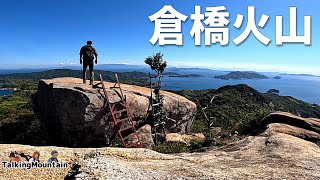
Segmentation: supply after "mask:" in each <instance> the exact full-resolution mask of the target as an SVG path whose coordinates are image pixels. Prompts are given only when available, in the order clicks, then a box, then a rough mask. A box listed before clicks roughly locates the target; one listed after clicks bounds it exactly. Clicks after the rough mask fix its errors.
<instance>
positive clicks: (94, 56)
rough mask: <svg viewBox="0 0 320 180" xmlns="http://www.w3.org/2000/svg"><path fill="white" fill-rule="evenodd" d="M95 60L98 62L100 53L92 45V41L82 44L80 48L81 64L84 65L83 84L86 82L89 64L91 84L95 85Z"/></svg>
mask: <svg viewBox="0 0 320 180" xmlns="http://www.w3.org/2000/svg"><path fill="white" fill-rule="evenodd" d="M94 62H95V63H96V64H97V63H98V53H97V51H96V49H95V48H94V47H93V46H92V41H87V45H85V46H82V47H81V49H80V64H82V65H83V72H82V79H83V84H86V79H87V75H86V72H87V68H88V66H89V70H90V85H93V81H94V72H93V65H94Z"/></svg>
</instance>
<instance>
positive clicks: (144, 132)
mask: <svg viewBox="0 0 320 180" xmlns="http://www.w3.org/2000/svg"><path fill="white" fill-rule="evenodd" d="M137 133H138V134H139V138H140V140H141V142H142V145H143V147H144V148H148V149H151V148H152V147H153V146H154V142H153V137H152V132H151V126H150V125H149V124H147V125H144V126H142V127H141V128H139V129H138V130H137ZM126 143H128V144H136V143H138V138H137V136H134V135H132V134H130V135H129V138H128V140H126Z"/></svg>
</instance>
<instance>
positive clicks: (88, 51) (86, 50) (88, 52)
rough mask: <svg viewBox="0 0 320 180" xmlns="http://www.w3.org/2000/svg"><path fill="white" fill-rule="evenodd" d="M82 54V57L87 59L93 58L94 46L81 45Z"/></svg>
mask: <svg viewBox="0 0 320 180" xmlns="http://www.w3.org/2000/svg"><path fill="white" fill-rule="evenodd" d="M81 51H82V54H83V58H84V59H88V60H93V59H94V51H95V50H94V48H93V47H92V46H88V45H86V46H83V47H82V49H81Z"/></svg>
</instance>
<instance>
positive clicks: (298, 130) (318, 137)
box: [262, 112, 320, 143]
mask: <svg viewBox="0 0 320 180" xmlns="http://www.w3.org/2000/svg"><path fill="white" fill-rule="evenodd" d="M262 124H264V125H265V126H266V131H265V132H264V134H274V133H285V134H289V135H292V136H296V137H299V138H301V139H305V140H308V141H311V142H314V143H320V119H316V118H302V117H298V116H295V115H292V114H290V113H286V112H274V113H271V114H269V115H268V116H267V117H265V118H264V119H263V120H262Z"/></svg>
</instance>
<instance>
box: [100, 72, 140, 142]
mask: <svg viewBox="0 0 320 180" xmlns="http://www.w3.org/2000/svg"><path fill="white" fill-rule="evenodd" d="M115 77H116V82H115V84H114V86H113V87H111V89H114V90H115V89H118V90H119V91H116V90H115V91H116V92H117V94H119V96H120V101H118V102H110V99H109V96H108V93H107V90H106V86H105V84H104V81H103V78H102V75H101V74H100V80H101V85H102V89H103V93H104V98H105V100H106V101H107V103H108V106H109V111H110V113H111V115H112V119H113V122H114V127H115V128H116V130H117V133H118V134H119V136H120V139H121V141H122V144H123V146H124V147H125V148H131V147H140V148H142V147H143V145H142V142H141V140H140V137H139V134H138V132H137V130H136V127H135V123H134V122H133V120H132V118H131V115H130V111H129V107H128V106H127V101H126V97H125V96H124V95H123V92H122V89H121V86H120V82H119V78H118V75H117V74H115ZM116 107H117V110H116ZM118 107H120V108H119V109H118ZM122 115H125V117H124V118H123V117H122V119H120V117H121V116H122ZM122 123H124V124H126V125H129V126H127V127H125V128H122V129H121V125H122ZM130 129H131V130H132V131H133V133H132V134H130V135H128V136H126V137H123V132H124V131H127V130H130ZM134 136H136V137H137V140H138V142H136V143H132V144H130V143H126V140H127V139H129V138H131V137H134Z"/></svg>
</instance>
